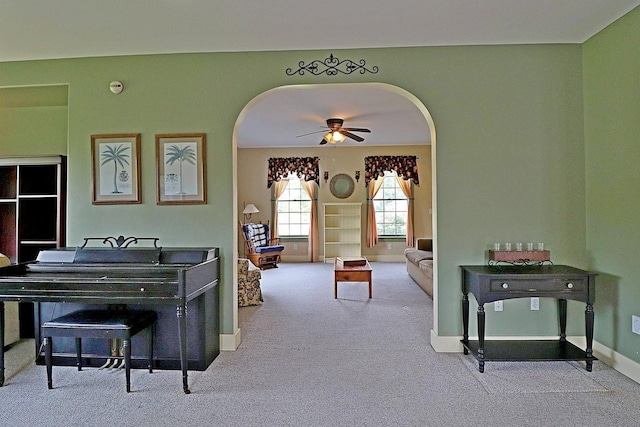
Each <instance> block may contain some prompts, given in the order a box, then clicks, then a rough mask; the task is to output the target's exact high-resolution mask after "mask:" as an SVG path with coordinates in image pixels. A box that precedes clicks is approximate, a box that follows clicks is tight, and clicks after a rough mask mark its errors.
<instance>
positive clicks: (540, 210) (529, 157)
mask: <svg viewBox="0 0 640 427" xmlns="http://www.w3.org/2000/svg"><path fill="white" fill-rule="evenodd" d="M329 53H333V54H334V55H336V56H337V57H339V58H348V59H352V60H356V61H358V60H360V59H365V60H366V62H367V64H370V65H371V66H373V65H377V66H378V67H379V69H380V71H379V72H378V73H377V74H375V75H373V74H359V73H356V74H353V75H349V76H346V75H338V76H333V77H330V76H312V75H309V74H308V73H307V74H305V75H303V76H294V77H289V76H287V75H286V73H285V69H286V68H288V67H296V66H297V64H298V62H299V61H305V62H308V61H311V60H314V59H323V58H326V57H328V56H329ZM116 79H117V80H120V81H122V82H123V83H124V92H123V93H122V94H120V95H113V94H112V93H111V92H109V89H108V85H109V82H110V81H112V80H116ZM374 81H375V82H385V83H389V84H393V85H396V86H399V87H401V88H403V89H406V90H408V91H409V92H411V93H413V94H414V95H416V96H417V97H418V98H419V99H420V100H421V101H422V102H423V103H424V104H425V105H426V107H427V108H428V109H429V111H430V113H431V115H432V116H433V119H434V121H435V126H436V131H437V149H436V153H437V177H436V178H437V185H438V206H437V209H438V212H437V213H438V219H439V223H438V237H439V242H438V243H439V250H440V254H439V255H440V258H439V282H440V291H439V296H440V299H439V302H438V304H439V319H438V320H439V331H438V332H439V335H443V336H457V335H460V334H461V333H462V331H461V320H460V309H459V307H460V302H459V301H460V283H459V282H460V273H459V268H458V266H459V265H461V264H481V263H484V262H485V249H486V248H487V247H488V245H489V244H490V243H491V242H494V241H512V242H516V241H524V242H527V241H535V242H538V241H542V242H545V244H546V246H547V247H548V248H549V249H550V250H551V252H552V257H553V261H554V262H555V263H557V264H563V263H567V264H573V265H576V266H578V267H586V264H587V257H586V252H585V247H586V243H585V239H586V237H585V235H586V232H585V184H584V176H585V166H584V137H583V129H584V126H583V93H582V47H581V46H579V45H540V46H537V45H531V46H469V47H434V48H402V49H368V50H350V51H306V52H304V51H303V52H254V53H211V54H185V55H149V56H133V57H110V58H85V59H67V60H50V61H28V62H10V63H0V87H2V86H16V85H17V86H19V85H41V84H68V85H69V105H68V111H69V113H68V114H69V128H68V136H69V145H68V155H69V201H68V205H69V206H68V212H69V215H68V225H69V226H68V230H69V231H68V239H67V240H68V243H69V244H71V245H73V244H75V243H76V242H79V241H80V240H81V238H82V237H84V236H87V235H98V236H99V235H113V234H115V235H117V234H124V235H137V236H159V237H160V238H161V242H162V244H163V245H165V246H171V245H216V246H219V247H221V250H222V256H223V266H222V275H223V283H222V300H223V321H222V330H223V332H224V333H227V334H230V333H232V332H233V331H232V328H233V325H232V304H233V302H232V295H231V290H232V283H231V282H232V268H233V265H232V254H233V251H234V250H235V249H234V248H233V243H232V237H233V234H234V232H235V230H236V224H237V218H235V217H234V215H233V206H232V204H233V188H232V180H233V176H232V173H233V172H232V158H233V157H232V156H233V147H232V137H233V128H234V124H235V121H236V119H237V117H238V114H239V113H240V111H241V110H242V108H243V107H244V106H245V105H246V104H247V103H248V102H249V101H250V100H251V99H252V98H254V97H255V96H257V95H258V94H260V93H262V92H264V91H266V90H269V89H271V88H274V87H277V86H281V85H288V84H318V83H345V82H348V83H357V82H374ZM123 132H126V133H131V132H139V133H141V135H142V204H140V205H114V206H94V205H92V204H91V191H90V189H91V174H90V143H89V142H90V136H91V134H98V133H100V134H102V133H123ZM172 132H206V133H207V148H208V153H207V168H208V198H209V203H208V204H206V205H201V206H157V205H156V203H155V198H156V196H155V191H156V183H155V147H154V135H155V134H156V133H172ZM47 151H48V150H47ZM512 303H513V304H506V305H505V311H504V312H503V313H500V314H499V316H500V317H496V316H494V314H495V313H488V333H489V334H509V335H518V334H522V335H537V334H555V333H556V332H557V327H556V324H555V322H554V320H553V318H554V317H553V316H555V306H551V305H547V304H545V303H544V302H543V303H542V310H541V311H540V312H538V313H531V312H530V311H528V310H526V307H525V304H524V302H520V301H512ZM580 311H582V310H580ZM551 313H553V316H551V315H550V314H551ZM578 317H580V316H579V315H578ZM523 322H526V323H527V324H528V326H527V327H526V328H525V327H523V326H522V325H523V324H525V323H523ZM572 323H573V322H571V323H570V325H572ZM572 327H573V328H575V330H574V331H573V332H574V333H580V331H581V329H580V327H579V325H578V326H573V325H572ZM569 332H572V331H571V330H570V331H569Z"/></svg>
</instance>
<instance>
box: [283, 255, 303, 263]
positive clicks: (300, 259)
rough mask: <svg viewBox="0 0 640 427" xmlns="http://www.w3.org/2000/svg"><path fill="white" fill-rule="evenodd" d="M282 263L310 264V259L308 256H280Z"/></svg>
mask: <svg viewBox="0 0 640 427" xmlns="http://www.w3.org/2000/svg"><path fill="white" fill-rule="evenodd" d="M280 261H282V262H309V257H308V256H306V255H280Z"/></svg>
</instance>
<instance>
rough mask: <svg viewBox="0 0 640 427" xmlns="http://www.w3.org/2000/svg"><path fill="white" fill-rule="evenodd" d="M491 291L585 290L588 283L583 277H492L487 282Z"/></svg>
mask: <svg viewBox="0 0 640 427" xmlns="http://www.w3.org/2000/svg"><path fill="white" fill-rule="evenodd" d="M489 289H490V291H491V292H532V293H535V292H563V293H566V292H576V293H581V292H586V291H587V290H588V284H587V281H586V280H585V279H579V278H574V279H570V278H569V279H552V280H509V279H501V280H500V279H492V280H491V282H490V284H489Z"/></svg>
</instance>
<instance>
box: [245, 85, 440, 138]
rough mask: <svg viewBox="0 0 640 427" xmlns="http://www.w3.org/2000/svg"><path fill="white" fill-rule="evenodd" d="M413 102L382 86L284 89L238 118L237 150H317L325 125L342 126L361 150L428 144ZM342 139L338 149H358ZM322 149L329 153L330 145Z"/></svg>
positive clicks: (252, 105)
mask: <svg viewBox="0 0 640 427" xmlns="http://www.w3.org/2000/svg"><path fill="white" fill-rule="evenodd" d="M416 102H417V103H418V105H422V104H420V103H419V101H417V100H415V97H413V96H412V95H410V94H409V93H407V92H405V91H404V90H402V89H399V88H397V87H395V86H391V85H388V84H383V83H359V84H323V85H300V86H285V87H280V88H276V89H273V90H270V91H268V92H265V93H263V94H262V95H260V96H258V97H257V98H256V99H254V100H253V101H251V102H250V103H249V104H248V105H247V106H246V107H245V111H243V113H242V114H241V115H240V118H239V120H238V122H239V123H240V125H239V126H238V132H237V141H238V147H240V148H258V147H259V148H268V147H317V146H318V145H319V144H320V141H321V140H322V137H323V136H324V134H326V133H327V125H326V119H328V118H332V117H336V118H341V119H343V120H344V124H343V126H344V127H358V128H367V129H370V130H371V133H360V132H353V133H355V134H356V135H359V136H361V137H363V138H364V139H365V141H364V142H363V143H362V144H366V145H367V146H371V145H396V144H401V145H416V144H430V143H431V138H430V135H431V132H430V128H429V125H428V123H427V121H426V120H425V115H424V113H423V110H421V109H420V108H419V106H418V105H416ZM362 144H361V143H358V142H356V141H354V140H352V139H348V138H347V139H346V140H345V141H344V142H342V143H340V144H336V146H337V145H339V146H345V147H346V146H360V145H362ZM325 147H331V145H330V144H327V145H325Z"/></svg>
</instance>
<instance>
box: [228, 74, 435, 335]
mask: <svg viewBox="0 0 640 427" xmlns="http://www.w3.org/2000/svg"><path fill="white" fill-rule="evenodd" d="M326 89H331V90H335V91H337V92H343V91H348V90H352V89H358V90H366V91H367V92H370V93H376V92H377V93H379V94H381V95H385V96H394V97H398V98H400V99H402V100H403V102H405V103H407V104H410V105H411V108H413V109H415V110H416V111H417V112H418V113H419V116H420V120H421V121H422V125H423V126H424V125H425V124H426V128H427V129H426V131H425V133H424V138H423V139H422V144H423V145H424V144H429V145H430V146H431V209H430V214H431V234H432V237H433V242H434V246H433V252H434V272H433V276H434V277H433V281H434V282H433V285H434V286H433V287H434V294H433V303H434V319H433V322H434V323H433V324H434V331H435V332H436V333H437V330H438V267H437V266H438V245H437V192H436V189H437V185H436V176H437V175H436V149H435V148H436V131H435V124H434V121H433V118H432V116H431V114H430V112H429V111H428V109H427V108H426V106H425V105H424V103H423V102H422V101H420V100H419V99H418V98H417V97H416V96H415V95H413V94H412V93H410V92H408V91H406V90H405V89H402V88H400V87H397V86H394V85H391V84H387V83H337V84H318V85H291V86H280V87H276V88H273V89H270V90H268V91H265V92H263V93H261V94H260V95H258V96H256V97H255V98H253V99H252V100H251V101H249V102H248V103H247V105H246V106H245V107H244V108H243V109H242V111H241V112H240V114H239V115H238V118H237V120H236V123H235V126H234V131H233V143H232V150H233V153H232V158H233V187H234V189H233V202H234V217H235V218H239V217H238V214H239V212H240V211H241V206H239V200H238V148H239V135H241V134H242V133H243V126H244V125H246V122H247V121H248V120H249V119H250V118H251V115H252V114H253V113H255V111H254V109H257V108H258V107H257V106H259V105H260V104H261V103H262V102H264V101H265V100H266V99H268V98H269V97H274V96H281V95H287V94H294V93H296V91H304V92H305V93H313V91H314V90H326ZM314 102H316V103H317V102H319V101H317V100H314ZM337 103H339V101H337V100H335V99H332V100H331V108H332V109H335V108H336V104H337ZM382 104H383V105H386V102H385V103H382ZM316 108H317V105H316ZM315 119H316V120H317V117H316V118H315ZM245 135H246V133H245ZM234 247H235V248H239V246H238V233H234ZM237 256H238V253H237V251H236V253H235V254H234V265H235V264H236V262H237ZM233 276H234V284H233V292H234V301H237V272H236V271H235V270H234V272H233ZM233 325H234V326H233V328H234V335H235V336H236V337H237V338H236V341H237V345H239V344H240V340H241V338H240V333H241V331H240V329H239V327H238V309H237V304H234V313H233ZM237 345H236V346H237Z"/></svg>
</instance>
